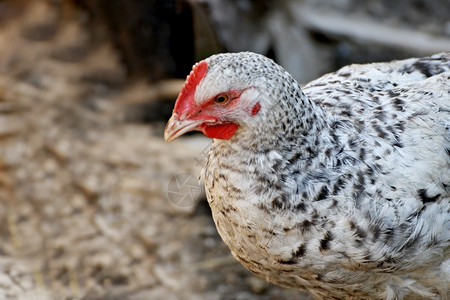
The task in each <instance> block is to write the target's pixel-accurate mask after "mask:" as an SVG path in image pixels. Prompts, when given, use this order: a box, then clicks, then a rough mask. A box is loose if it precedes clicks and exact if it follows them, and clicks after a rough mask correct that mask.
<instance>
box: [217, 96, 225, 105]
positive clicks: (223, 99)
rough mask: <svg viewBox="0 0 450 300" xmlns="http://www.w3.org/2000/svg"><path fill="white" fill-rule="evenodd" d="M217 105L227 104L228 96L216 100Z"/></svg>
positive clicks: (218, 97)
mask: <svg viewBox="0 0 450 300" xmlns="http://www.w3.org/2000/svg"><path fill="white" fill-rule="evenodd" d="M215 101H216V103H219V104H225V103H227V102H228V96H227V95H219V96H217V97H216V99H215Z"/></svg>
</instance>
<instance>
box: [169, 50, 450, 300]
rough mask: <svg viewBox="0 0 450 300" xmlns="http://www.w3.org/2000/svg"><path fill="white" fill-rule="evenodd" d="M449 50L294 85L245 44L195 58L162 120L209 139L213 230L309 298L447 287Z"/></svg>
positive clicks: (407, 293)
mask: <svg viewBox="0 0 450 300" xmlns="http://www.w3.org/2000/svg"><path fill="white" fill-rule="evenodd" d="M449 58H450V53H444V54H438V55H434V56H431V57H425V58H420V59H415V58H414V59H408V60H403V61H394V62H390V63H374V64H368V65H351V66H347V67H344V68H342V69H340V70H339V71H337V72H335V73H332V74H328V75H325V76H323V77H321V78H319V79H317V80H315V81H312V82H311V83H309V84H308V85H306V86H305V87H304V88H303V91H302V89H301V88H300V86H299V84H298V83H297V82H296V81H295V80H294V79H293V78H292V77H291V76H290V75H289V73H287V72H286V71H285V70H284V69H283V68H282V67H280V66H279V65H277V64H276V63H274V62H273V61H272V60H270V59H268V58H266V57H264V56H261V55H258V54H254V53H250V52H243V53H233V54H219V55H214V56H211V57H209V58H207V59H205V60H203V61H201V62H199V63H197V64H196V65H195V66H194V67H193V70H192V72H191V74H190V75H189V76H188V78H187V81H186V83H185V85H184V87H183V89H182V91H181V93H180V95H179V97H178V99H177V101H176V104H175V108H174V110H173V115H172V117H171V118H170V120H169V121H168V123H167V126H166V129H165V133H164V134H165V139H166V140H167V141H171V140H173V139H175V138H177V137H179V136H181V135H183V134H184V133H186V132H188V131H192V130H199V131H201V132H203V133H204V134H205V135H206V136H208V137H211V138H213V142H212V146H211V150H210V152H209V154H208V158H207V161H206V165H205V167H204V170H203V173H202V178H203V180H204V181H205V187H206V192H207V198H208V202H209V205H210V206H211V210H212V214H213V218H214V221H215V224H216V227H217V230H218V232H219V234H220V235H221V237H222V239H223V240H224V242H225V243H226V244H227V245H228V247H229V248H230V250H231V252H232V254H233V255H234V256H235V257H236V259H237V260H239V261H240V262H241V263H242V264H243V265H244V266H245V267H246V268H248V269H249V270H250V271H252V272H253V273H254V274H256V275H257V276H259V277H261V278H263V279H265V280H267V281H269V282H272V283H275V284H278V285H281V286H285V287H296V288H299V289H302V290H306V291H308V292H309V293H310V294H311V295H312V296H313V297H315V298H316V299H349V298H351V299H413V298H421V299H422V298H426V299H447V298H448V297H449V286H450V203H449V200H450V80H449V79H450V61H449Z"/></svg>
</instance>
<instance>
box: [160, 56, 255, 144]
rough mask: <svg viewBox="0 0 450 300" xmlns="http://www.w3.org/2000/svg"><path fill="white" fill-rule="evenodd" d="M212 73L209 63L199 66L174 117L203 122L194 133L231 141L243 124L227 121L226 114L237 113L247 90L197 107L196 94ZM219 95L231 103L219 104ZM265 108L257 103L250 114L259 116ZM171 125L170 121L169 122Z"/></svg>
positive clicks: (175, 108) (188, 80) (175, 110)
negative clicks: (203, 80)
mask: <svg viewBox="0 0 450 300" xmlns="http://www.w3.org/2000/svg"><path fill="white" fill-rule="evenodd" d="M207 71H208V64H207V62H206V61H201V62H199V63H197V64H196V65H195V66H194V68H193V69H192V71H191V73H190V74H189V76H188V78H187V79H186V83H185V84H184V86H183V89H182V90H181V93H180V95H179V96H178V98H177V101H176V103H175V107H174V110H173V117H175V118H176V119H177V120H178V121H179V122H181V123H182V122H183V121H184V120H189V121H195V120H198V121H203V120H204V122H201V123H199V125H198V126H197V127H195V128H192V129H191V130H199V131H201V132H203V134H205V135H206V136H208V137H210V138H215V139H224V140H228V139H230V138H232V137H233V135H234V134H235V132H236V130H237V129H238V127H239V125H238V124H236V123H233V122H230V121H227V120H226V114H227V113H228V112H229V111H233V110H237V109H239V108H236V107H235V106H237V105H239V101H237V100H238V99H239V97H240V96H241V94H242V92H243V90H238V91H233V90H232V91H228V92H225V93H221V94H219V95H216V96H214V97H212V98H211V99H208V100H207V101H204V102H203V103H202V104H201V105H197V104H196V103H195V101H194V95H195V91H196V89H197V86H198V84H199V83H200V82H201V81H202V79H203V77H204V76H205V75H206V73H207ZM218 96H226V97H227V101H225V102H223V103H219V102H218V101H216V99H217V97H218ZM260 108H261V105H260V104H259V103H257V104H255V105H254V106H253V107H252V109H251V111H249V112H248V113H249V114H250V115H252V116H254V115H256V114H257V113H258V112H259V110H260ZM169 123H170V121H169Z"/></svg>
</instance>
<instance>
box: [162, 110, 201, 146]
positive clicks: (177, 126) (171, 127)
mask: <svg viewBox="0 0 450 300" xmlns="http://www.w3.org/2000/svg"><path fill="white" fill-rule="evenodd" d="M204 122H205V120H189V119H185V120H183V121H180V120H179V119H178V118H177V116H176V115H175V114H173V115H172V117H171V118H170V119H169V121H168V122H167V125H166V128H165V129H164V139H165V140H166V142H170V141H173V140H174V139H176V138H177V137H179V136H182V135H183V134H185V133H186V132H189V131H192V130H199V129H200V127H199V126H200V125H201V124H202V123H204Z"/></svg>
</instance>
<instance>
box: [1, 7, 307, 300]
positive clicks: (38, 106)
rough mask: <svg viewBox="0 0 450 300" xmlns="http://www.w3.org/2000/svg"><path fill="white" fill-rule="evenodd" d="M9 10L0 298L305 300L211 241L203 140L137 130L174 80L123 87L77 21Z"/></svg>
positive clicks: (104, 46)
mask: <svg viewBox="0 0 450 300" xmlns="http://www.w3.org/2000/svg"><path fill="white" fill-rule="evenodd" d="M20 2H21V1H15V2H12V1H9V2H8V1H6V2H2V3H0V14H1V22H0V299H24V300H25V299H27V300H28V299H36V300H38V299H130V300H131V299H133V300H138V299H299V298H301V297H303V296H304V294H302V293H301V292H299V291H296V290H287V289H281V288H278V287H275V286H273V285H270V284H267V283H265V282H263V281H262V280H259V279H257V278H256V277H254V276H253V275H252V274H251V273H250V272H248V271H247V270H245V269H244V268H243V267H242V266H241V265H240V264H239V263H237V262H236V261H235V259H234V258H233V257H232V256H231V255H230V252H229V250H228V249H227V247H226V246H225V245H224V244H223V242H222V241H221V239H220V237H219V236H218V234H217V232H216V229H215V227H214V224H213V222H212V218H211V215H210V211H209V208H208V206H207V204H206V201H205V199H204V197H203V196H202V190H201V188H199V186H198V184H197V181H196V179H195V178H196V177H197V175H198V174H199V172H200V168H201V161H202V158H203V156H204V151H205V149H206V147H207V146H208V143H209V141H208V140H207V139H202V138H200V137H198V136H191V137H188V138H185V139H181V140H180V141H175V142H173V143H171V144H166V143H165V142H164V141H163V138H162V131H163V126H164V124H163V123H162V122H159V123H158V122H157V123H152V124H144V123H141V122H138V121H136V120H135V119H136V118H135V116H138V115H139V114H140V113H141V112H140V107H141V106H139V105H138V104H139V103H141V102H142V101H143V99H152V98H157V96H158V95H161V94H164V93H169V94H170V93H173V91H174V90H176V91H178V89H179V82H165V83H162V84H158V85H149V84H147V83H145V82H131V83H130V82H129V81H126V78H125V77H126V74H125V71H124V68H123V66H122V64H121V62H120V59H119V57H118V54H117V51H116V49H115V48H114V47H113V46H112V45H111V44H110V43H108V42H107V41H101V42H99V41H98V40H96V41H95V42H93V40H94V39H93V37H92V36H91V34H90V31H89V28H86V27H85V25H83V22H82V21H80V20H83V18H84V15H83V13H82V12H77V11H76V10H75V11H74V10H73V9H69V7H67V5H59V6H51V5H49V4H48V1H38V0H36V1H33V4H31V5H26V6H22V7H21V8H20V9H19V8H18V7H20V5H15V4H18V3H20ZM13 3H14V5H13ZM41 16H45V17H41ZM137 119H139V118H137ZM191 175H192V176H193V177H190V176H191ZM175 179H178V180H181V181H180V182H179V184H180V185H181V186H180V188H181V191H179V190H178V188H179V186H178V185H177V182H176V181H173V180H175ZM171 180H172V181H171ZM185 181H186V182H185ZM183 183H188V184H190V186H188V185H183ZM180 195H181V196H180ZM184 195H188V197H187V198H183V199H181V198H180V197H182V196H184Z"/></svg>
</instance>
